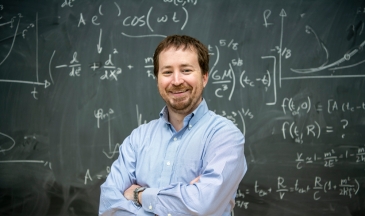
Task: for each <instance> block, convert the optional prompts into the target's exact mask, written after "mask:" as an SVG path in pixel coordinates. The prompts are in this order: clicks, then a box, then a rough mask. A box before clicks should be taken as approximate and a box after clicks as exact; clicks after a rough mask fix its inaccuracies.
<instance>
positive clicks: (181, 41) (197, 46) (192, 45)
mask: <svg viewBox="0 0 365 216" xmlns="http://www.w3.org/2000/svg"><path fill="white" fill-rule="evenodd" d="M170 47H175V48H176V49H179V48H182V49H183V50H185V49H187V48H189V49H192V50H193V51H196V53H197V55H198V62H199V66H200V69H201V70H202V74H203V75H205V74H207V73H208V71H209V53H208V48H207V47H206V46H205V45H204V44H202V43H201V42H200V41H199V40H197V39H195V38H193V37H190V36H187V35H170V36H168V37H166V38H165V39H164V40H162V41H161V42H160V44H159V45H158V46H157V48H156V50H155V53H154V55H153V66H154V70H153V73H154V74H155V77H156V78H157V75H158V68H159V62H158V60H159V56H160V53H161V52H162V51H164V50H166V49H168V48H170Z"/></svg>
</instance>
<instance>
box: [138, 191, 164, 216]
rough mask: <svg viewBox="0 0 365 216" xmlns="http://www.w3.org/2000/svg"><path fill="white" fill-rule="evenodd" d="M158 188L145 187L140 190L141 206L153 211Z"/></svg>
mask: <svg viewBox="0 0 365 216" xmlns="http://www.w3.org/2000/svg"><path fill="white" fill-rule="evenodd" d="M159 191H160V190H159V189H157V188H146V190H144V191H143V192H142V208H143V209H144V210H145V211H148V212H153V211H154V210H155V207H156V204H157V194H158V192H159Z"/></svg>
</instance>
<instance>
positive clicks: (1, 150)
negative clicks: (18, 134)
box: [0, 132, 15, 152]
mask: <svg viewBox="0 0 365 216" xmlns="http://www.w3.org/2000/svg"><path fill="white" fill-rule="evenodd" d="M0 135H3V136H4V137H6V138H9V139H10V140H11V141H13V145H11V146H10V147H9V148H7V149H2V148H1V147H0V152H5V151H9V150H11V149H12V148H14V146H15V140H14V139H13V138H12V137H10V136H8V135H6V134H4V133H1V132H0Z"/></svg>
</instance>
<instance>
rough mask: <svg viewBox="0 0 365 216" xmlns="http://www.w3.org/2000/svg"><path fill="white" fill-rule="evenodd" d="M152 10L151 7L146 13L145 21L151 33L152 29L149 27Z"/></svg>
mask: <svg viewBox="0 0 365 216" xmlns="http://www.w3.org/2000/svg"><path fill="white" fill-rule="evenodd" d="M152 8H153V7H151V8H150V9H149V10H148V13H147V19H146V21H147V26H148V28H149V29H150V30H151V32H153V29H152V27H151V25H150V15H151V11H152Z"/></svg>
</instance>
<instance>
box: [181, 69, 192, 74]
mask: <svg viewBox="0 0 365 216" xmlns="http://www.w3.org/2000/svg"><path fill="white" fill-rule="evenodd" d="M183 72H184V73H189V72H191V70H190V69H185V70H183Z"/></svg>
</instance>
